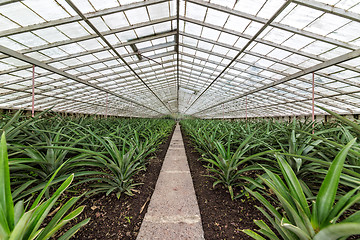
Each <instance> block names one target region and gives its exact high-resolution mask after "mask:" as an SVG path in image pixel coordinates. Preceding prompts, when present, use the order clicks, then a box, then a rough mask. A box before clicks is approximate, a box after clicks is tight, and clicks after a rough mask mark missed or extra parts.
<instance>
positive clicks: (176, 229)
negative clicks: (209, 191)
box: [137, 126, 204, 240]
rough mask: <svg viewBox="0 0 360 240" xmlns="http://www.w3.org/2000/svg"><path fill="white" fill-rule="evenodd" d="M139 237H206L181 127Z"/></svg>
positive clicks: (176, 130)
mask: <svg viewBox="0 0 360 240" xmlns="http://www.w3.org/2000/svg"><path fill="white" fill-rule="evenodd" d="M137 239H138V240H147V239H199V240H201V239H204V232H203V229H202V225H201V217H200V211H199V206H198V203H197V200H196V196H195V191H194V185H193V182H192V179H191V174H190V170H189V166H188V163H187V159H186V153H185V149H184V143H183V140H182V136H181V132H180V127H179V126H176V128H175V131H174V135H173V137H172V139H171V142H170V146H169V149H168V151H167V153H166V156H165V160H164V163H163V166H162V169H161V172H160V175H159V179H158V181H157V183H156V187H155V191H154V194H153V195H152V197H151V200H150V203H149V208H148V211H147V213H146V215H145V218H144V221H143V223H142V225H141V228H140V232H139V235H138V236H137Z"/></svg>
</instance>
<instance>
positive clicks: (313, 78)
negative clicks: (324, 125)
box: [312, 72, 315, 134]
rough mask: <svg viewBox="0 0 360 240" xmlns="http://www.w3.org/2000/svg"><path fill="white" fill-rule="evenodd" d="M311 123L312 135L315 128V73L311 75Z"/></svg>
mask: <svg viewBox="0 0 360 240" xmlns="http://www.w3.org/2000/svg"><path fill="white" fill-rule="evenodd" d="M312 121H313V125H312V127H313V132H312V133H313V134H314V127H315V122H314V121H315V73H314V72H313V73H312Z"/></svg>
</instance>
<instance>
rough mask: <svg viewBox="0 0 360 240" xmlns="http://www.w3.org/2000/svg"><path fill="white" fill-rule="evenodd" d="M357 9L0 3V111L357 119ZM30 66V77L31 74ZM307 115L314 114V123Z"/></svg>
mask: <svg viewBox="0 0 360 240" xmlns="http://www.w3.org/2000/svg"><path fill="white" fill-rule="evenodd" d="M359 29H360V2H359V1H358V0H331V1H329V0H293V1H285V0H228V1H221V0H206V1H205V0H146V1H140V0H107V1H103V0H0V107H1V108H6V109H12V108H14V109H17V108H23V109H31V106H32V84H33V78H34V89H35V90H34V92H35V101H34V103H35V104H34V105H35V109H36V110H44V109H48V108H51V107H52V108H53V110H55V111H64V112H76V113H87V114H105V113H106V112H107V113H108V114H109V115H118V116H134V117H158V116H162V115H168V114H172V113H180V114H188V115H193V116H196V117H202V118H216V117H227V118H243V117H245V116H247V117H270V116H273V117H275V116H276V117H277V116H294V115H310V114H311V111H312V82H313V78H314V99H315V104H316V105H318V106H324V107H326V108H328V109H331V110H333V111H335V112H338V113H341V114H359V113H360V31H359ZM33 66H35V67H34V68H33ZM322 113H324V112H322V111H321V110H320V109H319V108H315V114H322Z"/></svg>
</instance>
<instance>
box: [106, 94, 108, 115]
mask: <svg viewBox="0 0 360 240" xmlns="http://www.w3.org/2000/svg"><path fill="white" fill-rule="evenodd" d="M107 115H108V93H106V109H105V118H107Z"/></svg>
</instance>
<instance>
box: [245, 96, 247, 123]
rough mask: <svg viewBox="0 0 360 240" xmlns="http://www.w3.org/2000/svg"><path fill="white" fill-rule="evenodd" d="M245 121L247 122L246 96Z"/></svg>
mask: <svg viewBox="0 0 360 240" xmlns="http://www.w3.org/2000/svg"><path fill="white" fill-rule="evenodd" d="M245 120H246V121H247V96H246V99H245Z"/></svg>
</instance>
